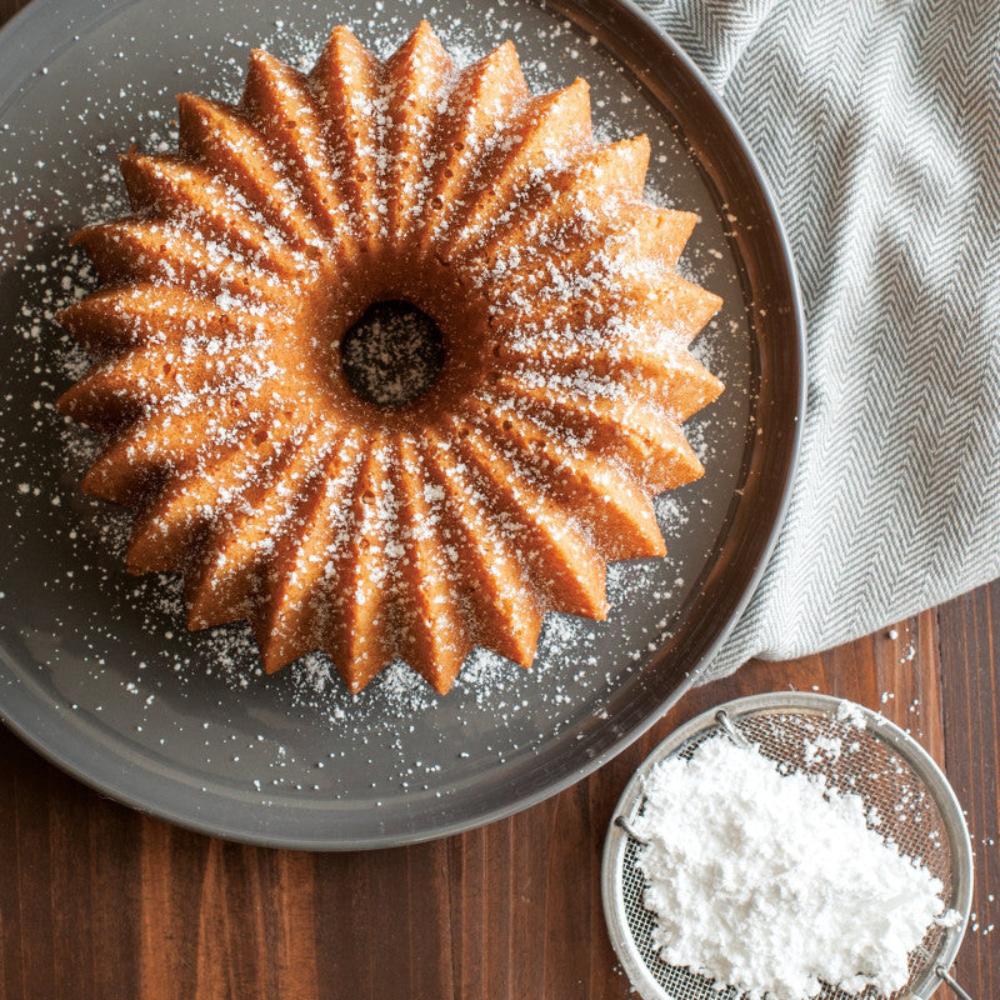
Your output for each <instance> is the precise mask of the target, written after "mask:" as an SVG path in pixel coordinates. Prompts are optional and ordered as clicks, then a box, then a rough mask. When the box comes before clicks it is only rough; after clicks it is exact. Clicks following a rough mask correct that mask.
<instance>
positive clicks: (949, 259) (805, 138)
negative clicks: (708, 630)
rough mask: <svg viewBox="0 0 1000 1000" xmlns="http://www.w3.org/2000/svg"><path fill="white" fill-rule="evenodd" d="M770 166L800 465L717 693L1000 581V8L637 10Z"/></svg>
mask: <svg viewBox="0 0 1000 1000" xmlns="http://www.w3.org/2000/svg"><path fill="white" fill-rule="evenodd" d="M643 6H644V7H645V9H646V10H647V11H648V12H649V13H650V14H651V15H652V16H653V18H654V20H655V21H656V22H657V23H658V24H659V25H660V26H661V27H662V28H664V29H665V30H666V31H667V32H669V33H670V34H671V35H672V36H673V37H674V38H675V39H676V40H677V41H678V42H679V43H680V44H681V45H682V46H683V47H684V48H685V49H686V50H687V51H688V53H689V54H690V55H691V56H692V57H693V58H694V60H695V61H696V62H697V63H698V64H699V65H700V66H701V68H702V69H703V70H704V72H705V73H706V74H707V76H708V79H709V80H710V81H711V83H712V84H713V85H714V86H715V87H716V88H718V90H719V92H720V93H721V94H722V96H723V98H724V99H725V101H726V103H727V104H728V106H729V108H730V110H731V111H732V112H733V114H734V115H735V117H736V119H737V120H738V121H739V123H740V125H741V126H742V128H743V131H744V133H745V134H746V136H747V138H748V140H749V142H750V144H751V146H752V147H753V149H754V150H755V152H756V154H757V156H758V157H759V159H760V162H761V165H762V167H763V170H764V173H765V174H766V175H767V177H768V179H769V180H770V183H771V186H772V190H773V191H774V193H775V195H776V197H777V200H778V204H779V206H780V209H781V212H782V216H783V219H784V222H785V225H786V227H787V229H788V234H789V237H790V239H791V242H792V247H793V249H794V252H795V257H796V261H797V264H798V268H799V276H800V280H801V283H802V293H803V299H804V303H805V310H806V321H807V324H808V328H809V333H808V336H809V351H810V357H809V397H808V417H807V423H806V427H805V439H804V446H803V447H804V450H803V454H802V462H801V466H800V469H799V472H798V476H797V481H796V483H795V486H794V491H793V495H792V502H791V508H790V510H789V514H788V519H787V522H786V524H785V527H784V531H783V533H782V536H781V538H780V541H779V543H778V547H777V550H776V552H775V554H774V556H773V558H772V560H771V563H770V565H769V567H768V569H767V573H766V575H765V577H764V580H763V583H762V584H761V586H760V588H759V590H758V592H757V594H756V595H755V597H754V599H753V601H752V603H751V605H750V607H749V609H748V611H747V613H746V614H745V616H744V617H743V620H742V621H741V622H740V623H739V625H738V626H737V628H736V631H735V633H734V634H733V636H732V638H731V639H730V641H729V643H728V644H727V646H726V647H725V649H724V650H723V652H722V653H721V655H720V656H719V657H718V658H717V659H716V661H715V662H714V664H713V665H712V667H711V669H710V675H711V676H718V675H721V674H723V673H726V672H729V671H732V670H734V669H735V668H736V667H738V666H739V665H740V664H741V663H742V662H743V661H744V660H746V659H748V658H749V657H751V656H763V657H765V658H768V659H783V658H787V657H792V656H800V655H803V654H806V653H810V652H815V651H817V650H820V649H825V648H827V647H829V646H832V645H835V644H837V643H840V642H844V641H847V640H849V639H853V638H856V637H857V636H859V635H864V634H866V633H868V632H872V631H874V630H876V629H878V628H881V627H883V626H885V625H886V624H887V623H889V622H892V621H896V620H898V619H900V618H903V617H906V616H908V615H911V614H913V613H915V612H917V611H920V610H922V609H923V608H927V607H930V606H932V605H934V604H937V603H939V602H941V601H944V600H947V599H948V598H950V597H953V596H955V595H956V594H959V593H961V592H962V591H964V590H967V589H969V588H971V587H974V586H976V585H978V584H981V583H984V582H986V581H988V580H990V579H992V578H993V577H994V576H997V575H1000V0H846V2H836V0H643Z"/></svg>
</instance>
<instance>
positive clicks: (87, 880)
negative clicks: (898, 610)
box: [0, 0, 1000, 1000]
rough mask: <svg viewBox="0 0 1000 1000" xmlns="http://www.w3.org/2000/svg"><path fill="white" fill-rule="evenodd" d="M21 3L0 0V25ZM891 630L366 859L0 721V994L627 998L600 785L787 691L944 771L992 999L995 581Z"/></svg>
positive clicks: (980, 973) (708, 700)
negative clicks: (838, 711) (76, 760)
mask: <svg viewBox="0 0 1000 1000" xmlns="http://www.w3.org/2000/svg"><path fill="white" fill-rule="evenodd" d="M22 5H23V0H0V21H3V20H6V18H7V17H9V16H10V15H11V14H12V13H13V12H14V11H15V10H16V9H17V8H18V7H20V6H22ZM896 628H897V630H898V638H895V639H890V638H889V637H888V636H887V635H886V634H881V635H878V636H874V637H871V638H868V639H862V640H859V641H857V642H853V643H850V644H848V645H845V646H842V647H840V648H839V649H835V650H833V651H832V652H829V653H824V654H823V655H820V656H812V657H808V658H806V659H803V660H798V661H796V662H793V663H780V664H766V663H752V664H749V665H748V666H746V667H745V668H744V669H742V670H741V671H740V672H739V673H738V674H736V675H735V676H734V677H731V678H728V679H726V680H724V681H720V682H717V683H715V684H712V685H711V686H709V687H705V688H701V689H698V690H695V691H693V692H691V693H690V694H688V695H687V696H686V697H685V698H684V699H683V701H682V702H681V704H680V705H679V706H678V707H677V708H676V709H675V710H674V711H673V712H671V713H670V714H669V715H668V716H667V717H666V718H664V719H663V720H661V721H660V722H659V723H658V724H657V725H656V726H655V727H654V728H653V729H652V730H651V731H650V733H649V734H648V735H647V736H646V737H645V738H643V739H642V740H640V741H639V742H638V743H636V744H635V745H634V746H633V747H631V748H630V749H629V750H628V751H626V752H625V753H623V754H622V755H621V756H620V757H618V758H617V759H616V760H614V761H612V762H611V763H610V764H608V765H607V766H606V767H604V768H603V769H602V770H601V771H599V772H598V773H597V774H595V775H593V776H592V777H590V778H588V779H587V780H586V781H583V782H581V783H580V784H578V785H577V786H576V787H575V788H572V789H570V790H569V791H567V792H564V793H563V794H562V795H559V796H557V797H555V798H553V799H550V800H549V801H548V802H545V803H543V804H542V805H540V806H537V807H535V808H534V809H531V810H529V811H527V812H524V813H522V814H520V815H518V816H515V817H513V818H511V819H508V820H504V821H503V822H500V823H495V824H493V825H492V826H488V827H485V828H483V829H480V830H475V831H473V832H472V833H467V834H463V835H461V836H458V837H452V838H450V839H448V840H442V841H438V842H436V843H431V844H423V845H420V846H417V847H410V848H401V849H398V850H389V851H381V852H372V853H366V854H339V855H337V854H326V855H319V854H305V853H292V852H280V851H273V850H263V849H256V848H251V847H243V846H240V845H236V844H229V843H224V842H222V841H219V840H212V839H209V838H208V837H204V836H200V835H198V834H195V833H189V832H187V831H185V830H180V829H178V828H176V827H173V826H169V825H168V824H166V823H162V822H160V821H158V820H155V819H150V818H148V817H145V816H141V815H139V814H138V813H135V812H132V811H131V810H129V809H126V808H124V807H122V806H120V805H117V804H116V803H114V802H111V801H109V800H107V799H104V798H102V797H101V796H99V795H97V794H96V793H94V792H92V791H89V790H88V789H86V788H84V787H83V786H82V785H80V784H78V783H77V782H75V781H73V780H72V779H71V778H68V777H66V776H65V775H64V774H62V773H61V772H60V771H59V770H57V769H56V768H54V767H52V766H50V765H49V764H47V763H45V762H44V761H43V760H42V759H41V758H39V757H38V756H36V755H35V754H34V753H33V752H32V751H31V750H29V749H28V748H27V747H25V746H24V745H22V744H21V743H20V741H19V740H17V739H16V738H15V737H14V736H12V735H11V734H10V733H8V732H6V730H3V729H2V728H0V759H2V760H3V766H2V767H0V1000H62V998H67V1000H69V998H73V1000H132V998H142V1000H168V998H177V1000H217V998H218V1000H221V998H224V997H225V998H234V1000H257V998H262V1000H263V998H267V1000H272V998H273V1000H286V998H287V1000H293V998H294V1000H312V998H324V1000H327V998H331V1000H332V998H345V1000H348V998H349V1000H363V998H372V1000H376V998H377V1000H395V998H406V1000H452V998H454V1000H503V998H510V1000H532V998H545V1000H570V998H572V1000H576V998H580V1000H584V998H586V1000H598V998H601V1000H614V998H624V997H626V996H628V994H629V990H628V983H627V981H626V980H625V978H624V976H623V975H622V974H621V971H620V970H619V969H618V968H617V966H616V963H615V958H614V955H613V953H612V951H611V947H610V944H609V943H608V938H607V934H606V932H605V928H604V920H603V916H602V913H601V904H600V888H599V868H600V852H601V845H602V840H603V837H604V833H605V830H606V828H607V824H608V820H609V817H610V814H611V810H612V807H613V805H614V803H615V801H616V800H617V798H618V795H619V794H620V792H621V790H622V788H623V787H624V785H625V783H626V781H627V780H628V778H629V776H630V775H631V774H632V771H633V770H634V769H635V768H636V766H637V765H638V764H639V763H640V761H641V760H642V759H643V757H644V756H645V755H646V754H647V753H648V752H649V751H650V750H651V749H652V747H653V746H654V745H655V744H656V743H657V742H658V741H659V740H661V739H662V738H663V737H664V736H665V735H666V734H667V733H668V732H670V730H671V729H672V728H674V727H675V726H676V725H677V724H678V723H680V722H682V721H683V720H685V719H687V718H690V717H691V716H693V715H695V714H697V713H698V712H700V711H702V710H704V709H705V708H708V707H710V706H712V705H715V704H717V703H718V702H721V701H724V700H726V699H728V698H732V697H735V696H738V695H745V694H752V693H757V692H761V691H769V690H775V689H780V688H789V687H794V688H799V689H804V690H811V689H813V690H818V691H824V692H828V693H831V694H835V695H838V696H841V697H845V698H852V699H854V700H855V701H859V702H861V704H863V705H867V706H869V707H872V708H875V709H881V711H883V712H884V713H885V715H886V716H887V717H888V718H890V719H892V720H893V721H895V722H897V723H899V724H900V725H903V726H905V727H908V728H909V729H911V730H912V731H913V733H914V734H915V735H916V736H917V738H918V739H919V740H920V741H921V742H922V743H923V745H924V746H925V747H927V749H928V750H929V751H930V752H931V753H932V754H933V756H934V757H935V758H936V759H937V760H938V762H939V763H941V764H942V765H943V766H944V767H945V769H946V770H947V772H948V774H949V775H950V777H951V780H952V782H953V784H954V786H955V789H956V791H957V793H958V795H959V798H960V799H961V800H962V802H963V803H964V804H965V808H966V809H967V810H968V816H969V823H970V826H971V829H972V836H973V841H974V847H975V852H976V863H977V870H976V890H977V891H976V898H975V907H974V908H975V912H976V914H977V918H978V923H977V927H978V930H976V931H970V933H969V935H968V937H967V939H966V942H965V944H964V946H963V948H962V951H961V954H960V957H959V961H958V964H957V966H956V970H955V971H956V974H957V976H958V978H959V979H960V981H962V982H964V983H965V984H966V986H967V988H968V989H970V990H971V992H972V994H973V996H975V997H976V998H978V1000H990V998H996V997H1000V931H998V932H997V933H996V934H995V935H991V934H988V933H987V932H986V928H987V927H988V926H989V925H990V922H991V921H996V922H997V923H998V924H1000V903H997V902H994V901H993V900H992V898H991V896H990V893H991V891H992V892H996V893H997V894H998V895H1000V856H998V854H997V847H996V841H997V840H998V839H1000V832H998V827H1000V819H998V801H1000V795H998V784H1000V760H998V758H1000V719H998V715H1000V708H998V682H997V674H996V668H995V666H994V663H995V652H996V650H997V649H998V648H1000V584H994V585H993V586H992V587H991V588H983V589H981V590H979V591H977V592H975V593H973V594H969V595H967V596H965V597H963V598H960V599H959V600H956V601H954V602H952V603H951V604H948V605H946V606H944V607H942V608H939V609H937V610H936V611H929V612H926V613H924V614H922V615H920V616H919V617H917V618H914V619H912V620H910V621H906V622H902V623H900V624H898V625H897V626H896ZM883 699H886V700H884V703H883ZM938 995H939V996H941V997H945V996H947V995H948V991H947V990H946V989H942V990H941V991H939V994H938Z"/></svg>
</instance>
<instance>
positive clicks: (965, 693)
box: [938, 583, 1000, 998]
mask: <svg viewBox="0 0 1000 1000" xmlns="http://www.w3.org/2000/svg"><path fill="white" fill-rule="evenodd" d="M938 617H939V622H940V650H941V653H940V655H941V690H942V699H943V702H944V713H945V727H944V732H945V758H946V760H947V763H948V774H949V777H950V778H951V781H952V784H953V785H954V787H955V791H956V793H957V794H958V797H959V799H960V800H961V802H962V804H963V806H964V807H965V810H966V813H967V817H968V822H969V827H970V830H971V833H972V847H973V851H974V852H975V866H976V894H975V899H974V900H973V912H974V913H975V915H976V920H975V922H974V923H973V925H972V930H971V931H970V933H969V934H968V936H967V938H966V941H965V944H964V946H963V948H962V953H961V955H960V956H959V960H958V963H957V965H956V975H957V978H958V980H959V982H962V983H963V984H965V985H966V986H967V988H968V989H969V991H970V992H971V993H972V995H973V996H975V997H983V998H985V997H997V996H1000V902H998V900H997V898H996V897H998V896H1000V847H998V844H1000V680H998V664H997V653H998V652H1000V583H995V584H994V585H993V586H992V587H984V588H982V589H980V590H977V591H975V592H974V593H972V594H969V595H967V596H966V597H964V598H962V599H961V600H958V601H953V602H952V603H951V604H946V605H944V606H943V607H942V608H941V610H940V612H939V616H938ZM991 895H992V896H993V897H994V898H992V899H991V898H990V897H991ZM994 926H995V927H996V928H997V929H996V930H995V931H994V930H991V928H992V927H994Z"/></svg>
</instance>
